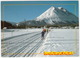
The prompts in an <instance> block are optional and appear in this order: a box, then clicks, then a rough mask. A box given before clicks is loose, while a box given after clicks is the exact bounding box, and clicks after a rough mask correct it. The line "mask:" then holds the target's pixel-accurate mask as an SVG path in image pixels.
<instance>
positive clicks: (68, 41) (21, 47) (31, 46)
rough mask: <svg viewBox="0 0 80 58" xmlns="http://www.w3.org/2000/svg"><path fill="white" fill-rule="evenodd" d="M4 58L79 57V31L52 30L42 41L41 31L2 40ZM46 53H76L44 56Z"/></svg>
mask: <svg viewBox="0 0 80 58" xmlns="http://www.w3.org/2000/svg"><path fill="white" fill-rule="evenodd" d="M1 48H2V49H1V50H2V56H3V57H48V56H50V57H53V56H78V30H77V29H52V30H51V31H50V32H49V33H46V35H45V39H44V40H41V31H38V32H32V33H29V34H23V35H22V36H16V37H10V39H7V40H2V46H1ZM44 51H47V52H50V51H59V52H60V51H74V52H75V53H76V54H74V55H43V54H36V53H43V52H44Z"/></svg>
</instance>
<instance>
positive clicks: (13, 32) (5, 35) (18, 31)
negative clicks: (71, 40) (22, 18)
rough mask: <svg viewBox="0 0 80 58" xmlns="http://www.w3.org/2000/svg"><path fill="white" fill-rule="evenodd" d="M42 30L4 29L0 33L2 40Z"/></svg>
mask: <svg viewBox="0 0 80 58" xmlns="http://www.w3.org/2000/svg"><path fill="white" fill-rule="evenodd" d="M41 30H42V29H4V30H2V32H1V36H2V38H9V37H14V36H18V35H22V34H27V33H32V32H38V31H41Z"/></svg>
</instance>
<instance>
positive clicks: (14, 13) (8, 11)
mask: <svg viewBox="0 0 80 58" xmlns="http://www.w3.org/2000/svg"><path fill="white" fill-rule="evenodd" d="M30 4H34V5H30ZM35 4H37V5H35ZM42 4H43V5H42ZM63 4H64V5H63ZM1 5H2V6H1V9H2V14H3V15H2V19H4V20H6V21H10V22H16V23H17V22H21V21H24V20H32V19H35V18H36V17H37V16H39V15H41V14H42V13H43V12H44V11H46V10H47V9H49V8H50V7H51V6H54V7H63V8H65V9H67V10H68V11H69V12H71V13H73V14H74V15H76V16H77V17H78V2H77V1H14V2H12V1H11V2H10V1H6V2H1Z"/></svg>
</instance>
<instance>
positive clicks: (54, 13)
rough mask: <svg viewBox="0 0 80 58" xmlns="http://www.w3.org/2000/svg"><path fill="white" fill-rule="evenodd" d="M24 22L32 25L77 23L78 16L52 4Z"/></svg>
mask: <svg viewBox="0 0 80 58" xmlns="http://www.w3.org/2000/svg"><path fill="white" fill-rule="evenodd" d="M26 24H27V25H33V26H42V25H56V24H78V17H77V16H75V15H74V14H72V13H70V12H69V11H67V10H66V9H64V8H62V7H58V8H56V7H53V6H52V7H50V8H49V9H48V10H46V11H45V12H44V13H42V14H41V15H40V16H38V17H37V18H35V19H34V20H31V21H26Z"/></svg>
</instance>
